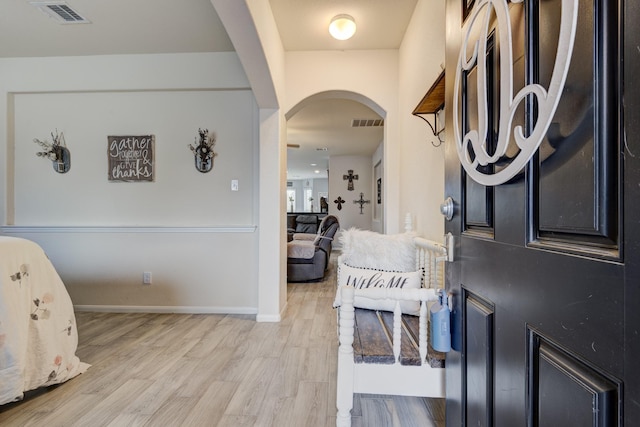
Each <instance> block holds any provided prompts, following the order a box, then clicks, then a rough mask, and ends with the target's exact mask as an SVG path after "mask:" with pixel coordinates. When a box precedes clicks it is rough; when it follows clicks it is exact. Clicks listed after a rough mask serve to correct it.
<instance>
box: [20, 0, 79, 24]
mask: <svg viewBox="0 0 640 427" xmlns="http://www.w3.org/2000/svg"><path fill="white" fill-rule="evenodd" d="M29 4H31V5H32V6H34V7H37V8H38V9H39V10H40V11H41V12H43V13H45V14H47V16H49V17H51V18H53V19H55V20H56V21H58V22H60V23H61V24H89V23H91V21H89V20H88V19H85V18H84V17H82V16H81V15H80V14H79V13H78V12H76V11H75V10H73V9H72V8H71V6H69V5H68V4H67V3H66V2H63V1H32V2H29Z"/></svg>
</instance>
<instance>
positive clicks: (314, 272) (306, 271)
mask: <svg viewBox="0 0 640 427" xmlns="http://www.w3.org/2000/svg"><path fill="white" fill-rule="evenodd" d="M338 228H340V224H339V222H338V218H336V217H335V216H333V215H328V216H326V217H325V218H324V219H323V221H322V223H321V225H320V231H319V232H318V234H317V235H316V237H315V238H314V239H313V240H295V239H294V240H292V241H291V242H289V243H287V281H288V282H310V281H318V280H322V279H323V278H324V272H325V271H326V269H327V267H328V266H329V256H330V255H331V248H332V245H333V238H334V236H335V234H336V232H337V231H338Z"/></svg>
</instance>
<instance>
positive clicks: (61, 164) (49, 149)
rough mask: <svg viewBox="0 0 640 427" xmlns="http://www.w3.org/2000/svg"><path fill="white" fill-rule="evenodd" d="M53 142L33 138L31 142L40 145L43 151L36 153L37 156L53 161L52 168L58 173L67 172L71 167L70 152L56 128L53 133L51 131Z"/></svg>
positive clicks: (61, 134)
mask: <svg viewBox="0 0 640 427" xmlns="http://www.w3.org/2000/svg"><path fill="white" fill-rule="evenodd" d="M51 139H52V140H53V142H48V141H41V140H39V139H38V138H34V139H33V142H35V143H36V144H38V145H39V146H41V147H42V148H43V149H44V151H39V152H37V153H36V155H37V156H38V157H45V158H47V159H49V160H51V162H52V163H53V170H54V171H56V172H58V173H67V172H69V169H71V152H70V151H69V149H68V148H67V143H66V141H65V139H64V134H63V133H62V132H61V133H58V130H57V129H56V133H55V135H54V134H53V132H51Z"/></svg>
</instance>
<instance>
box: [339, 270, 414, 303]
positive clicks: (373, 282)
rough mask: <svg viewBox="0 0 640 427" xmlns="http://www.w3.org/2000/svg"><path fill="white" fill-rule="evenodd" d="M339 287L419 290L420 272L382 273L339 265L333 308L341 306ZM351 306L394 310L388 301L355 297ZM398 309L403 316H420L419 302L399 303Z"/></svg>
mask: <svg viewBox="0 0 640 427" xmlns="http://www.w3.org/2000/svg"><path fill="white" fill-rule="evenodd" d="M341 286H353V287H354V288H356V289H365V288H389V287H394V288H402V289H419V288H420V287H421V286H422V271H420V270H418V271H410V272H400V271H382V270H375V269H371V268H356V267H351V266H349V265H346V264H340V265H339V267H338V290H337V292H336V299H335V301H334V303H333V306H334V307H339V306H340V305H341V304H342V297H341V295H340V287H341ZM353 306H354V307H358V308H367V309H370V310H383V311H393V310H395V307H396V303H395V301H394V300H390V299H371V298H366V297H360V296H356V297H355V298H354V301H353ZM400 309H401V310H402V312H403V313H404V314H413V315H418V314H420V302H419V301H401V302H400Z"/></svg>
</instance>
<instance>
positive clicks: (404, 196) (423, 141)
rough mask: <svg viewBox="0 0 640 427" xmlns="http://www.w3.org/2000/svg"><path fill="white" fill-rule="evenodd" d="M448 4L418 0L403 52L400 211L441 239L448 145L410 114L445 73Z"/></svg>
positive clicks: (427, 234) (424, 232)
mask: <svg viewBox="0 0 640 427" xmlns="http://www.w3.org/2000/svg"><path fill="white" fill-rule="evenodd" d="M444 13H445V5H444V2H434V1H429V0H418V3H417V4H416V8H415V10H414V13H413V17H412V19H411V23H410V25H409V28H408V29H407V32H406V33H405V36H404V39H403V43H402V46H401V49H400V55H399V69H400V71H399V72H400V79H399V81H400V85H399V111H400V127H401V137H400V141H402V143H401V165H402V167H401V181H400V187H399V188H400V214H401V216H402V218H404V215H405V214H406V213H411V215H412V218H413V222H414V229H415V230H416V231H417V232H418V233H419V234H421V235H423V236H425V237H427V238H430V239H433V240H437V241H442V238H443V237H442V236H443V234H444V220H443V218H442V215H440V211H439V206H440V203H441V202H442V200H444V199H445V196H444V145H442V146H440V147H439V148H435V147H433V145H432V144H431V142H432V141H435V142H436V143H437V138H436V137H435V136H433V134H432V133H431V130H430V129H429V126H428V125H427V124H426V123H424V122H423V121H422V120H421V119H420V118H418V117H414V116H412V115H411V111H413V109H414V108H415V107H416V105H418V103H419V102H420V100H421V99H422V97H423V96H424V95H425V94H426V93H427V91H428V90H429V88H430V87H431V85H432V83H433V82H434V81H435V80H436V78H437V77H438V75H439V74H440V71H441V68H440V64H441V63H443V62H444V40H445V25H444V23H445V16H444Z"/></svg>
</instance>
